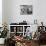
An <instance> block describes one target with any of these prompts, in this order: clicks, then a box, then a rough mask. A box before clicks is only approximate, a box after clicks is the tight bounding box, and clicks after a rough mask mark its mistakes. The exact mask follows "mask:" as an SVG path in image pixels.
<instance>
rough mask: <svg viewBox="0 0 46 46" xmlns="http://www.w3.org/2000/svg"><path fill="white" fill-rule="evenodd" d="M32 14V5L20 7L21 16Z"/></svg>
mask: <svg viewBox="0 0 46 46" xmlns="http://www.w3.org/2000/svg"><path fill="white" fill-rule="evenodd" d="M32 12H33V7H32V5H20V14H21V15H31V14H32Z"/></svg>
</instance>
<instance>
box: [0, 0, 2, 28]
mask: <svg viewBox="0 0 46 46" xmlns="http://www.w3.org/2000/svg"><path fill="white" fill-rule="evenodd" d="M0 27H2V0H0Z"/></svg>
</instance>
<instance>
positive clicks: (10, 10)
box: [3, 0, 46, 25]
mask: <svg viewBox="0 0 46 46" xmlns="http://www.w3.org/2000/svg"><path fill="white" fill-rule="evenodd" d="M4 2H5V3H4V12H3V13H4V16H3V18H4V19H3V21H6V22H7V23H12V22H14V23H15V22H17V23H18V22H22V21H23V20H26V21H27V22H28V23H29V24H31V23H34V19H37V21H38V24H40V22H41V21H43V22H44V25H46V24H45V23H46V5H45V4H46V0H4ZM20 5H32V6H33V14H32V15H20Z"/></svg>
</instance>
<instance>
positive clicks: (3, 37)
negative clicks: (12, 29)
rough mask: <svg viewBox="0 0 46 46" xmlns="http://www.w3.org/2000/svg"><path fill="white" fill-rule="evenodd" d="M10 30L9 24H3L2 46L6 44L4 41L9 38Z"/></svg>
mask: <svg viewBox="0 0 46 46" xmlns="http://www.w3.org/2000/svg"><path fill="white" fill-rule="evenodd" d="M7 33H8V29H7V24H6V23H5V24H3V31H0V44H4V40H5V38H6V37H7Z"/></svg>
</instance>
